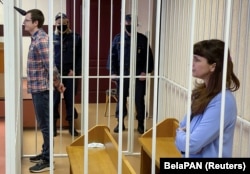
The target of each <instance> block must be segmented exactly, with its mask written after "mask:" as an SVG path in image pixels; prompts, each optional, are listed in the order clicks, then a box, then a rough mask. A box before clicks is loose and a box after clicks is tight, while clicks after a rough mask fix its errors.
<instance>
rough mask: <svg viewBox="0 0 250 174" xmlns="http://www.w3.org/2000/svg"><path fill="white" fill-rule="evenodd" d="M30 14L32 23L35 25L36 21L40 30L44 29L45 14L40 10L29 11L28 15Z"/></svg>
mask: <svg viewBox="0 0 250 174" xmlns="http://www.w3.org/2000/svg"><path fill="white" fill-rule="evenodd" d="M28 13H30V14H31V20H32V23H34V22H35V21H38V28H42V26H43V23H44V15H43V12H41V11H40V10H38V9H32V10H28V11H27V14H28Z"/></svg>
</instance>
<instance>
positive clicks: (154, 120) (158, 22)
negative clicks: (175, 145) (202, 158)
mask: <svg viewBox="0 0 250 174" xmlns="http://www.w3.org/2000/svg"><path fill="white" fill-rule="evenodd" d="M160 18H161V1H157V7H156V30H155V31H156V36H155V68H154V69H155V76H154V102H153V132H152V163H151V173H152V174H154V173H155V154H156V118H157V101H158V73H159V72H158V69H159V66H158V65H159V48H160V46H159V43H160Z"/></svg>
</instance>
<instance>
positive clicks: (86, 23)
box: [83, 0, 90, 173]
mask: <svg viewBox="0 0 250 174" xmlns="http://www.w3.org/2000/svg"><path fill="white" fill-rule="evenodd" d="M84 12H85V13H84V35H85V36H84V37H85V39H84V57H85V59H84V63H85V64H84V67H85V68H84V99H83V101H84V132H85V134H84V173H88V123H89V117H88V115H89V110H88V103H89V95H88V94H89V59H88V57H89V34H90V31H89V26H90V0H84Z"/></svg>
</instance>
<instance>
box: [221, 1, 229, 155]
mask: <svg viewBox="0 0 250 174" xmlns="http://www.w3.org/2000/svg"><path fill="white" fill-rule="evenodd" d="M231 2H232V1H231V0H228V1H227V4H226V13H225V15H226V23H225V35H224V39H225V48H224V62H223V64H224V67H223V78H222V94H221V114H220V137H219V155H218V157H222V150H223V135H224V133H223V130H224V117H225V110H224V109H225V91H226V78H227V77H226V75H227V61H228V59H227V57H228V38H229V27H230V12H231Z"/></svg>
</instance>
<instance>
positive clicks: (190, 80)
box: [185, 0, 196, 157]
mask: <svg viewBox="0 0 250 174" xmlns="http://www.w3.org/2000/svg"><path fill="white" fill-rule="evenodd" d="M195 9H196V0H193V1H192V15H191V26H190V36H191V37H190V52H189V73H188V74H189V78H188V79H189V80H188V102H187V103H188V104H187V136H186V149H185V152H186V153H185V156H186V157H189V139H190V115H191V109H190V108H191V107H190V106H191V92H192V89H191V88H192V65H193V43H194V30H195V28H194V24H195V11H196V10H195Z"/></svg>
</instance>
